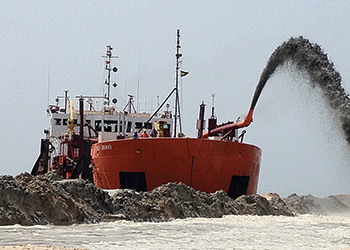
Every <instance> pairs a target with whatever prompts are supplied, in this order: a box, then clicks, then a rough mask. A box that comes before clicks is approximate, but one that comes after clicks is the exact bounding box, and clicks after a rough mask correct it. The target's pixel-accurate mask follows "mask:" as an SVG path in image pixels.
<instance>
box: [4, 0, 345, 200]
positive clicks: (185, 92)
mask: <svg viewBox="0 0 350 250" xmlns="http://www.w3.org/2000/svg"><path fill="white" fill-rule="evenodd" d="M0 11H1V15H0V34H1V39H0V84H1V88H2V90H1V98H0V107H1V109H0V115H1V120H0V129H1V131H2V133H1V136H0V138H1V142H0V162H1V164H0V174H11V175H17V174H19V173H21V172H24V171H28V172H30V170H31V168H32V166H33V164H34V162H35V160H36V158H37V157H38V154H39V148H40V139H41V138H42V137H43V129H45V128H48V124H49V121H48V118H47V115H46V111H45V110H46V108H47V104H48V103H50V104H53V103H54V100H55V98H56V96H57V95H62V94H63V91H64V90H69V93H70V94H69V95H70V96H71V98H73V99H74V97H75V96H76V95H81V94H83V95H97V94H100V93H101V86H103V81H104V69H103V67H104V61H103V59H102V58H101V56H102V55H104V54H105V50H106V45H111V46H112V47H113V48H114V50H113V52H114V53H115V54H116V55H118V56H119V59H117V66H118V69H119V71H118V73H117V78H116V81H117V83H118V87H117V90H113V91H112V96H113V97H116V98H117V99H118V105H119V106H124V105H125V102H126V98H125V96H126V94H133V95H136V94H137V83H138V82H139V83H140V97H138V98H137V100H139V103H137V104H136V105H137V106H138V107H139V109H140V111H144V110H148V111H149V109H151V108H153V109H155V108H156V104H157V96H159V98H160V100H163V99H164V98H165V97H166V96H167V94H168V93H170V91H171V89H172V88H173V86H174V75H175V69H174V68H175V57H174V54H175V52H176V49H175V45H176V44H175V42H176V30H177V29H180V33H181V45H182V48H181V52H182V54H183V57H182V61H183V63H182V69H184V70H187V71H189V72H190V74H189V75H188V76H186V77H185V78H182V82H181V86H182V92H181V97H182V101H181V102H182V105H183V108H182V113H183V126H184V133H185V134H186V135H188V136H195V134H196V130H195V123H196V119H197V117H198V108H199V104H200V103H201V102H202V101H204V102H205V103H206V104H207V111H206V117H208V116H209V112H210V107H211V95H212V94H213V93H215V94H216V97H215V108H216V115H217V117H218V120H219V122H226V121H228V120H234V119H236V117H237V116H239V115H240V116H244V115H245V114H246V112H247V111H248V108H249V105H250V101H251V98H252V96H253V93H254V90H255V87H256V85H257V83H258V81H259V77H260V74H261V72H262V70H263V69H264V67H265V65H266V62H267V59H268V58H269V56H270V55H271V53H272V52H273V51H274V50H275V49H276V47H277V46H279V45H280V44H281V43H282V42H283V41H285V40H288V39H289V38H290V37H291V36H300V35H302V36H304V37H305V38H307V39H309V40H310V41H311V42H316V43H318V44H320V45H321V47H322V48H323V49H324V51H325V52H326V53H327V54H328V56H329V57H330V59H331V60H332V61H333V63H334V65H335V67H336V69H337V70H338V71H339V72H340V73H341V75H342V78H343V86H344V88H346V89H349V88H350V71H349V66H350V46H349V44H350V34H349V31H348V25H349V22H350V17H349V13H350V2H348V1H246V0H244V1H144V0H140V1H130V0H128V1H64V0H60V1H47V0H45V1H44V0H42V1H24V0H18V1H10V0H2V1H1V2H0ZM49 75H50V81H49V80H48V78H49V77H48V76H49ZM48 82H50V84H48ZM307 83H308V79H307V76H306V75H304V74H302V73H300V72H297V71H296V70H293V68H288V67H283V68H282V69H281V70H279V71H278V72H277V73H276V74H275V75H274V76H273V78H271V79H270V80H269V81H268V82H267V85H266V87H265V89H264V91H263V93H262V96H261V99H260V100H259V102H258V104H257V107H256V109H255V113H254V123H252V125H251V126H250V127H249V128H247V135H246V137H245V141H246V142H248V143H252V144H255V145H258V146H259V147H261V148H262V150H263V156H262V163H261V170H260V181H259V188H258V192H259V193H264V192H277V193H280V194H281V195H282V196H287V195H289V194H291V193H294V192H296V193H298V194H300V195H301V194H309V193H311V194H313V195H315V196H320V197H323V196H326V195H331V194H340V193H350V182H349V178H350V164H349V163H350V156H349V155H350V149H349V146H348V145H347V143H346V142H345V139H344V138H343V136H342V134H341V130H340V129H339V124H338V122H337V120H336V118H335V117H334V115H333V113H332V111H330V110H329V109H328V108H327V103H326V102H324V100H323V99H322V97H321V95H320V94H319V93H317V88H316V89H312V88H309V87H308V85H307ZM49 85H50V88H48V86H49ZM74 101H75V103H76V99H75V100H74ZM170 104H171V107H173V106H174V105H173V101H171V102H170Z"/></svg>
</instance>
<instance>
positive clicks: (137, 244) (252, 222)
mask: <svg viewBox="0 0 350 250" xmlns="http://www.w3.org/2000/svg"><path fill="white" fill-rule="evenodd" d="M15 244H33V245H51V246H61V247H62V246H65V247H86V248H88V249H104V250H106V249H282V248H283V249H341V248H344V247H346V246H349V245H350V216H349V217H346V216H317V215H302V216H297V217H284V216H226V217H224V218H221V219H202V218H197V219H186V220H175V221H172V222H166V223H134V222H127V221H118V222H110V223H100V224H92V225H91V224H90V225H86V224H85V225H72V226H50V225H49V226H31V227H23V226H19V225H15V226H2V227H0V246H7V245H15Z"/></svg>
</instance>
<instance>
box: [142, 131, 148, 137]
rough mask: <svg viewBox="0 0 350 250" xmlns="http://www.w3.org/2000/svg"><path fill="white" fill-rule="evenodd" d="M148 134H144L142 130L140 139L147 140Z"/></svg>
mask: <svg viewBox="0 0 350 250" xmlns="http://www.w3.org/2000/svg"><path fill="white" fill-rule="evenodd" d="M147 137H148V134H147V132H146V129H144V130H143V132H142V134H141V138H147Z"/></svg>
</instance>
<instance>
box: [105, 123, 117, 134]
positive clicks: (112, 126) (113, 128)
mask: <svg viewBox="0 0 350 250" xmlns="http://www.w3.org/2000/svg"><path fill="white" fill-rule="evenodd" d="M117 124H118V123H117V121H109V120H104V131H106V132H112V131H113V132H115V131H116V126H117Z"/></svg>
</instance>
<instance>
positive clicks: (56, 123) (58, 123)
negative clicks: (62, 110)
mask: <svg viewBox="0 0 350 250" xmlns="http://www.w3.org/2000/svg"><path fill="white" fill-rule="evenodd" d="M53 125H62V119H59V118H55V120H54V122H53Z"/></svg>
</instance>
